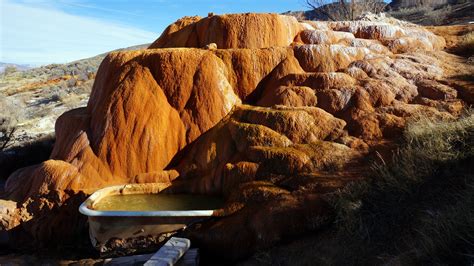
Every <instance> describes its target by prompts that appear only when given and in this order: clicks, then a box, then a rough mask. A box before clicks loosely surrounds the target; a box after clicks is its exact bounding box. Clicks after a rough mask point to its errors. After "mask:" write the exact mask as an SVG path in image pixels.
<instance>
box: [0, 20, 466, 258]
mask: <svg viewBox="0 0 474 266" xmlns="http://www.w3.org/2000/svg"><path fill="white" fill-rule="evenodd" d="M443 46H444V40H443V39H442V38H440V37H437V36H436V35H434V34H432V33H430V32H428V31H427V30H425V29H424V28H421V27H417V26H413V25H410V24H407V25H405V24H401V23H395V24H391V23H387V22H373V21H353V22H297V21H296V20H294V19H293V18H290V17H286V16H279V15H267V14H260V15H257V14H242V15H224V16H211V17H208V18H204V19H199V18H196V17H194V18H183V19H181V20H179V21H177V22H176V23H174V24H172V25H171V26H169V27H168V28H167V30H166V31H165V32H164V33H163V35H162V36H161V37H160V38H159V39H158V40H157V41H155V43H153V44H152V45H151V46H150V48H149V49H148V50H146V51H131V52H115V53H111V54H109V55H108V56H107V58H106V59H105V60H104V61H103V63H102V65H101V67H100V69H99V72H98V74H97V78H96V81H95V84H94V87H93V91H92V93H91V98H90V100H89V103H88V106H87V108H82V109H76V110H73V111H70V112H67V113H65V114H63V115H62V116H61V117H60V118H59V119H58V121H57V123H56V135H57V143H56V145H55V147H54V151H53V153H52V154H51V158H50V160H48V161H46V162H44V163H42V164H40V165H35V166H31V167H28V168H24V169H21V170H19V171H17V172H15V173H14V174H13V175H12V176H11V177H10V178H9V180H8V182H7V185H6V191H7V195H8V198H9V199H11V200H15V201H17V202H18V204H19V205H18V206H19V207H21V208H22V209H23V210H24V211H25V210H26V211H27V212H28V213H29V214H31V217H30V216H25V217H28V219H30V220H29V221H26V218H25V219H24V221H23V223H22V224H21V225H20V229H22V230H23V231H24V232H26V233H27V234H29V237H31V238H33V239H34V240H37V241H40V242H43V243H44V242H47V241H51V240H52V239H57V237H59V236H60V239H61V240H68V239H71V238H72V237H73V234H75V233H77V232H79V231H80V230H81V228H82V227H83V223H81V222H78V220H77V211H76V208H77V204H78V203H79V202H80V201H81V200H82V199H83V197H84V193H85V194H87V193H91V192H93V191H95V190H97V189H99V188H102V187H105V186H108V185H116V184H126V183H150V182H162V183H169V184H170V185H171V187H170V188H169V191H175V192H193V193H206V194H217V195H222V196H223V197H225V198H226V200H227V202H228V207H227V212H228V213H229V214H231V215H229V216H227V217H225V218H222V219H219V220H216V221H210V222H208V223H205V224H203V225H202V226H200V227H199V228H194V229H190V230H189V231H188V234H189V237H191V238H192V239H193V241H195V243H198V244H199V245H200V246H201V248H202V250H203V251H204V252H214V254H223V256H224V255H225V256H227V257H232V258H241V257H243V256H247V255H249V254H251V253H252V252H254V251H255V250H257V249H261V248H265V247H268V246H270V245H272V244H274V243H275V242H277V241H280V240H284V239H287V238H291V237H294V236H296V235H299V234H302V233H305V232H307V231H308V230H316V229H318V228H320V227H321V226H323V225H325V224H327V223H328V222H330V221H331V219H332V218H333V217H332V213H331V210H330V208H329V207H328V204H327V203H326V202H325V200H324V199H323V198H324V197H323V195H324V194H326V193H329V192H333V191H335V190H337V189H339V188H341V187H343V186H344V185H345V184H346V183H347V182H349V181H351V180H354V179H358V178H362V177H363V174H364V171H365V170H366V169H365V168H364V164H361V163H360V159H361V158H362V157H364V156H365V155H366V154H367V153H369V152H370V151H372V150H373V149H374V148H376V147H377V144H378V143H380V141H381V140H386V139H391V138H394V137H397V136H398V135H399V133H400V131H401V130H402V129H403V127H404V125H405V123H406V120H407V119H408V118H409V117H411V116H412V115H418V114H422V115H432V116H439V117H444V118H447V119H449V118H453V117H455V116H456V115H457V114H459V112H460V111H461V110H462V109H463V108H464V107H465V106H466V103H472V102H473V99H472V97H470V95H472V94H466V93H458V91H459V92H461V91H466V90H467V91H472V84H471V83H463V84H462V85H459V84H457V85H456V86H452V85H450V83H449V82H447V81H446V79H447V77H449V76H450V75H455V74H456V75H461V74H463V73H469V72H470V71H472V67H469V66H467V65H464V64H462V63H460V59H459V58H457V57H455V56H452V55H449V54H447V53H444V52H442V51H441V50H440V49H442V48H443ZM164 47H174V48H168V49H161V48H164ZM182 47H188V48H182ZM63 224H70V225H71V226H69V227H68V229H64V228H65V226H60V225H63ZM49 243H51V242H49ZM219 252H221V253H219Z"/></svg>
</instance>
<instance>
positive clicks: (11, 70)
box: [3, 66, 18, 76]
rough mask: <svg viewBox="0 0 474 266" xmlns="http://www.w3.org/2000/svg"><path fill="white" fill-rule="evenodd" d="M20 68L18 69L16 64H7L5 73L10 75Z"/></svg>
mask: <svg viewBox="0 0 474 266" xmlns="http://www.w3.org/2000/svg"><path fill="white" fill-rule="evenodd" d="M17 71H18V70H17V69H16V67H15V66H7V67H5V70H4V71H3V75H5V76H6V75H9V74H12V73H15V72H17Z"/></svg>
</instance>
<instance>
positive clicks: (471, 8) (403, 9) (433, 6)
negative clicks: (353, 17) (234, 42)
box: [283, 0, 474, 26]
mask: <svg viewBox="0 0 474 266" xmlns="http://www.w3.org/2000/svg"><path fill="white" fill-rule="evenodd" d="M319 9H322V10H326V9H328V10H331V9H334V10H337V9H339V7H338V5H336V4H330V5H325V6H323V7H320V8H319ZM319 9H316V10H307V11H288V12H285V13H283V14H285V15H291V16H295V17H296V18H298V19H299V20H329V18H328V17H327V16H326V15H325V14H324V12H321V11H319ZM332 12H335V11H332ZM384 12H386V14H387V16H389V17H390V16H391V17H394V18H396V19H400V20H404V21H409V22H412V23H415V24H419V25H424V26H433V25H435V26H439V25H456V24H468V23H469V22H471V21H474V2H473V1H449V3H448V1H444V0H441V1H392V3H391V4H390V5H387V6H386V7H385V8H384Z"/></svg>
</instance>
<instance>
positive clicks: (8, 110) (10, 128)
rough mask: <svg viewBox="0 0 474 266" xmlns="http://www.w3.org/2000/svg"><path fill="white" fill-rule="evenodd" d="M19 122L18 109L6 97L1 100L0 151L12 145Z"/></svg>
mask: <svg viewBox="0 0 474 266" xmlns="http://www.w3.org/2000/svg"><path fill="white" fill-rule="evenodd" d="M18 122H19V115H18V110H17V108H15V107H14V106H13V104H12V103H11V102H9V101H8V99H6V97H5V98H2V99H0V151H3V150H4V149H5V148H7V147H8V146H9V145H10V144H11V141H12V139H13V134H14V133H15V131H16V129H17V126H16V125H17V123H18Z"/></svg>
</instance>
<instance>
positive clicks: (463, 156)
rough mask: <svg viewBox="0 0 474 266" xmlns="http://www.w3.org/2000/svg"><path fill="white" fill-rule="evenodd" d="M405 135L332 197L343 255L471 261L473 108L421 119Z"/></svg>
mask: <svg viewBox="0 0 474 266" xmlns="http://www.w3.org/2000/svg"><path fill="white" fill-rule="evenodd" d="M404 137H405V140H404V144H403V145H402V147H401V148H400V149H399V150H398V151H397V152H396V153H395V155H394V157H393V160H392V161H391V162H388V163H386V162H384V161H383V160H381V161H380V163H379V164H377V166H375V167H374V174H373V176H372V178H371V179H370V180H369V181H368V182H365V183H358V184H355V185H353V186H352V187H351V188H349V189H348V190H347V191H345V192H344V193H342V194H341V196H340V197H339V199H338V200H337V201H335V202H336V203H335V206H336V209H337V211H338V220H337V223H338V227H339V228H341V235H342V236H341V237H344V238H346V239H351V240H350V243H349V245H350V246H351V248H352V250H353V254H348V257H352V256H356V254H357V256H359V258H360V256H364V255H366V256H368V255H369V254H372V256H373V255H374V254H380V255H381V254H385V256H388V257H389V258H394V259H397V260H401V261H402V264H404V263H403V261H404V260H405V259H409V260H416V263H421V262H425V263H426V262H428V263H447V262H450V263H452V262H456V263H461V264H465V263H468V262H469V261H470V262H471V263H472V260H473V255H474V254H473V251H474V241H473V240H474V171H473V169H474V168H473V165H472V163H473V162H474V112H473V111H470V112H468V113H467V114H466V115H465V116H464V117H463V118H461V119H459V120H458V121H437V120H432V119H428V118H422V119H419V120H417V121H415V122H412V123H411V124H409V126H408V127H407V129H406V131H405V134H404ZM400 254H405V255H400ZM352 258H354V257H352ZM461 264H458V265H461Z"/></svg>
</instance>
